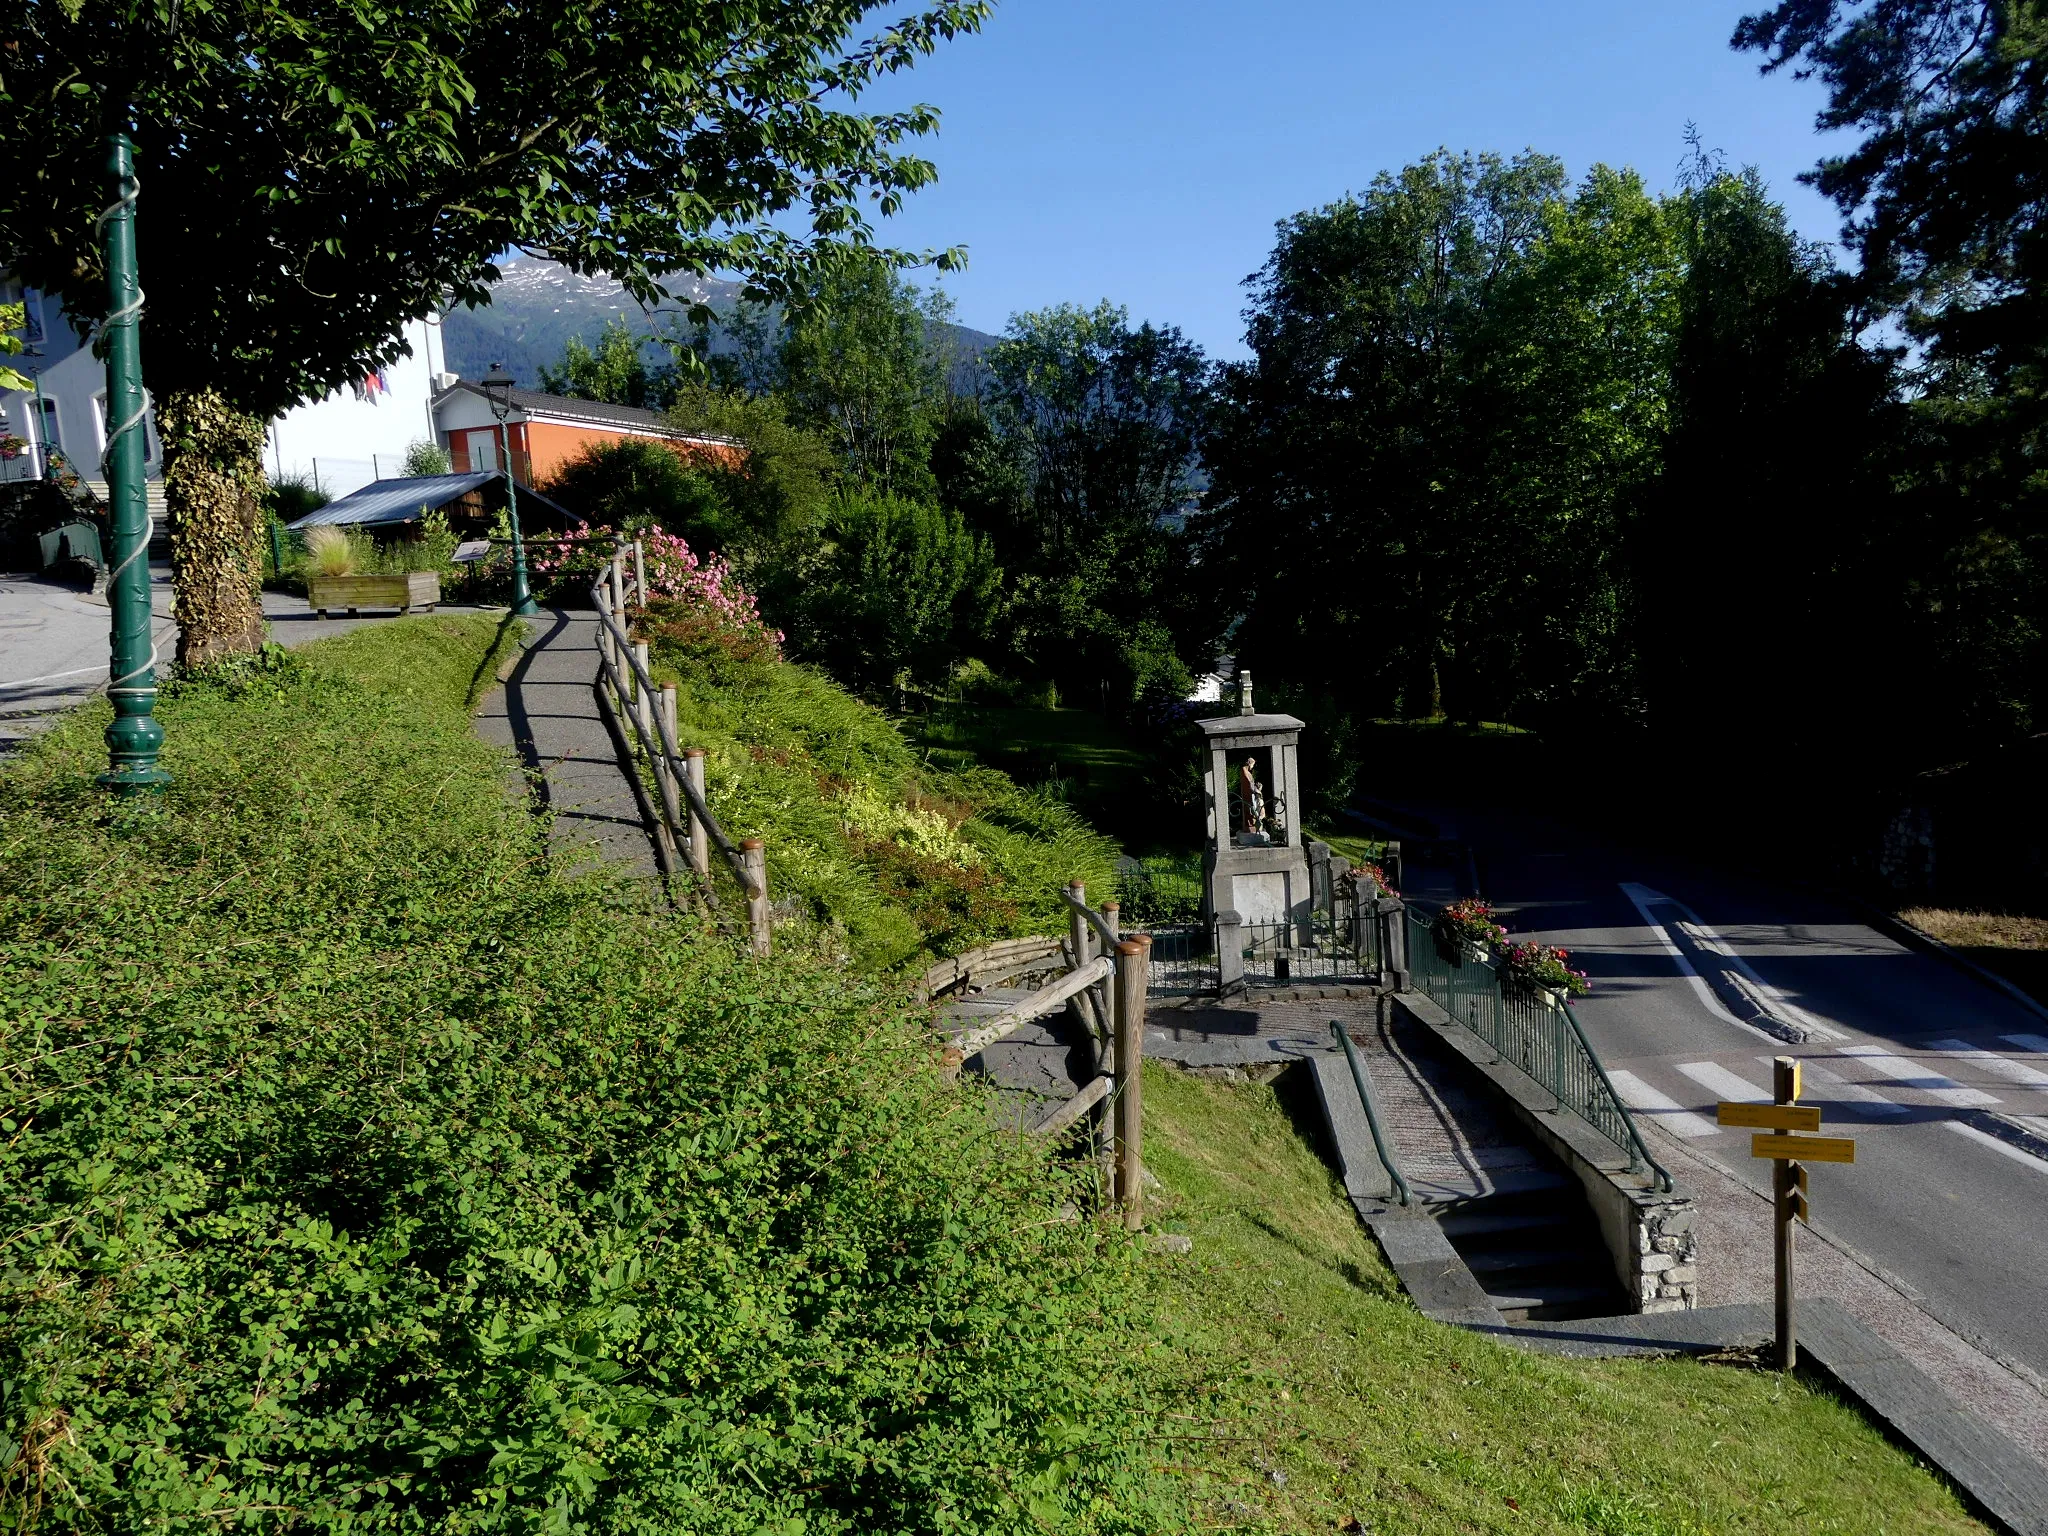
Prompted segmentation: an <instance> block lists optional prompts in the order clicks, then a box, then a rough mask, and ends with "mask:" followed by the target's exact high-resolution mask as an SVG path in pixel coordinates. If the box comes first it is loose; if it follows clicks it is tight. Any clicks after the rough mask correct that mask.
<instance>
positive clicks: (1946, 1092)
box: [1835, 1045, 1999, 1109]
mask: <svg viewBox="0 0 2048 1536" xmlns="http://www.w3.org/2000/svg"><path fill="white" fill-rule="evenodd" d="M1835 1054H1836V1055H1837V1056H1839V1057H1842V1058H1844V1059H1846V1060H1852V1061H1860V1062H1862V1063H1863V1064H1864V1065H1865V1066H1867V1067H1869V1068H1870V1069H1871V1070H1872V1071H1873V1072H1879V1073H1882V1074H1883V1075H1884V1076H1886V1077H1889V1078H1892V1079H1893V1080H1895V1081H1896V1082H1898V1083H1900V1084H1902V1085H1903V1086H1905V1087H1908V1088H1918V1089H1919V1090H1920V1091H1921V1092H1923V1093H1925V1094H1927V1095H1929V1096H1930V1097H1932V1098H1936V1099H1939V1100H1940V1101H1941V1102H1942V1103H1944V1104H1949V1105H1953V1106H1954V1107H1955V1108H1957V1109H1981V1108H1983V1107H1984V1106H1985V1105H1989V1104H1996V1103H1998V1102H1999V1100H1998V1098H1997V1096H1996V1095H1994V1094H1989V1093H1986V1092H1984V1090H1983V1089H1981V1088H1966V1087H1964V1086H1963V1085H1962V1084H1961V1083H1959V1082H1957V1081H1956V1080H1955V1079H1954V1078H1952V1077H1947V1076H1944V1075H1943V1074H1942V1073H1939V1072H1937V1071H1935V1070H1934V1069H1933V1068H1932V1067H1930V1066H1928V1065H1927V1064H1926V1063H1925V1062H1920V1061H1908V1060H1907V1059H1906V1058H1905V1057H1903V1056H1895V1055H1893V1054H1892V1053H1891V1052H1890V1051H1886V1050H1880V1049H1879V1048H1878V1047H1876V1046H1874V1045H1845V1046H1842V1047H1841V1048H1840V1049H1839V1050H1837V1051H1836V1052H1835Z"/></svg>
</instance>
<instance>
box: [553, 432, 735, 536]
mask: <svg viewBox="0 0 2048 1536" xmlns="http://www.w3.org/2000/svg"><path fill="white" fill-rule="evenodd" d="M719 478H721V476H720V475H719V473H718V472H717V471H711V472H706V471H704V470H701V469H698V468H695V467H693V466H692V465H689V464H685V463H684V462H683V460H682V458H681V456H680V455H678V454H677V453H676V451H675V450H674V449H672V448H670V447H668V446H667V445H666V444H663V443H660V442H657V441H655V440H654V439H652V438H646V437H620V438H613V439H611V440H610V441H608V442H599V443H592V444H590V445H589V446H587V447H586V448H584V450H583V451H582V452H581V453H579V454H578V455H577V456H576V457H575V458H573V459H571V460H569V462H568V463H566V464H564V465H563V466H562V467H561V468H560V469H558V470H556V471H555V473H554V475H553V476H552V477H551V478H550V479H549V481H548V483H547V485H546V486H544V487H542V489H543V491H544V492H545V493H546V495H547V496H548V498H549V499H550V500H552V501H556V502H559V503H560V504H561V505H562V506H563V508H565V509H566V510H568V511H570V512H572V513H574V514H575V515H576V516H578V517H580V518H583V519H585V520H586V521H588V522H590V523H593V524H595V525H597V526H600V527H609V528H620V529H625V528H639V527H645V526H646V525H647V524H649V523H654V524H657V525H659V526H660V527H662V528H665V529H667V530H668V531H669V532H670V533H673V534H677V535H680V536H681V537H682V538H684V539H686V540H688V541H689V543H690V544H691V545H692V546H693V547H694V548H698V549H720V548H723V547H724V546H723V540H724V537H725V533H726V528H727V523H728V519H729V510H728V508H727V505H726V501H725V498H724V497H723V496H722V495H721V494H720V492H719V487H718V484H717V481H718V479H719Z"/></svg>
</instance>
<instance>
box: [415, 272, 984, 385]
mask: <svg viewBox="0 0 2048 1536" xmlns="http://www.w3.org/2000/svg"><path fill="white" fill-rule="evenodd" d="M501 270H502V271H503V273H504V276H502V277H501V278H499V279H498V281H497V282H496V283H494V284H492V285H491V302H490V303H489V304H488V305H487V306H485V307H484V308H482V309H456V310H451V311H450V312H449V313H448V314H446V315H444V316H443V317H442V320H441V345H442V349H443V353H444V355H445V358H446V361H444V362H443V363H442V365H441V366H442V367H443V368H445V369H448V370H450V371H452V372H454V373H459V374H461V375H462V376H463V377H464V378H465V379H480V378H482V377H483V376H484V375H485V374H486V373H488V372H490V369H491V364H493V363H503V364H504V365H505V368H506V371H507V372H509V373H510V374H511V375H512V377H513V378H515V379H517V380H518V381H519V384H520V387H521V388H524V389H538V388H539V387H540V371H541V369H542V368H544V367H553V366H554V365H555V364H557V363H558V362H560V361H561V357H562V352H563V350H564V348H566V347H567V346H568V344H569V340H570V338H571V337H575V338H578V339H580V340H582V341H584V342H595V341H596V340H597V338H598V336H599V335H600V334H601V333H602V332H603V330H604V328H605V326H606V325H608V324H610V323H611V322H612V321H614V320H623V321H624V322H625V323H626V324H627V325H629V326H631V327H632V328H633V329H634V330H635V331H638V332H640V333H641V334H643V335H647V336H652V335H653V334H654V329H655V326H654V320H653V317H652V316H650V315H649V314H648V312H647V311H646V310H644V309H642V308H641V307H640V302H639V300H637V299H635V298H634V297H633V296H632V295H631V294H629V293H627V292H626V290H625V287H624V285H622V284H621V283H620V282H619V281H618V280H617V279H616V278H612V277H585V276H583V275H581V274H579V273H575V272H571V271H570V270H569V269H568V268H567V267H564V266H563V265H562V264H561V263H559V262H554V261H547V260H545V259H543V258H541V257H538V256H526V255H520V256H515V257H513V258H512V259H511V260H510V261H508V262H506V263H505V264H504V266H503V268H502V269H501ZM672 286H675V287H676V290H677V292H678V295H679V297H678V298H677V299H675V300H671V301H670V302H669V303H666V304H664V305H662V306H661V309H660V310H659V311H658V312H657V313H659V314H663V315H666V314H671V313H674V314H680V313H681V311H682V310H683V309H684V308H685V306H686V303H687V302H689V301H694V302H699V303H705V304H709V305H710V306H711V307H712V308H713V309H716V310H727V309H730V308H731V306H732V305H733V303H734V302H735V301H736V300H737V299H738V298H739V296H740V285H739V284H738V283H734V282H728V281H726V280H724V279H722V278H693V279H687V280H681V281H679V282H678V283H677V284H675V285H672ZM683 294H687V296H688V299H687V301H686V300H685V299H684V298H682V297H680V295H683ZM946 329H947V331H948V332H949V333H950V335H951V339H952V341H953V343H954V345H955V346H956V347H957V348H958V350H959V355H960V357H961V358H962V360H963V362H964V363H966V364H968V365H970V366H971V363H972V361H973V360H974V359H976V358H979V357H980V356H981V354H982V353H983V352H984V351H985V350H987V348H988V347H990V346H991V345H993V344H994V342H995V341H996V338H995V337H994V336H991V335H989V334H988V333H987V332H986V331H976V330H970V329H968V328H967V327H966V326H964V325H951V326H948V327H947V328H946ZM712 345H713V349H714V350H716V349H717V339H716V337H715V335H714V339H713V343H712Z"/></svg>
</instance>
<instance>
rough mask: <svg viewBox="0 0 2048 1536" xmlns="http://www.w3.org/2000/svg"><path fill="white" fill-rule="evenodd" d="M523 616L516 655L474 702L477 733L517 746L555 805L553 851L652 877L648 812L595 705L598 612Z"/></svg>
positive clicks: (539, 791) (541, 795) (543, 799)
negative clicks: (497, 682) (500, 679)
mask: <svg viewBox="0 0 2048 1536" xmlns="http://www.w3.org/2000/svg"><path fill="white" fill-rule="evenodd" d="M526 624H527V639H526V644H525V647H524V648H523V650H522V651H521V653H520V656H519V659H518V660H517V661H516V662H515V663H513V665H512V666H511V668H510V669H509V670H508V671H507V672H506V673H505V674H504V684H503V686H502V687H499V688H495V689H493V690H492V691H491V692H490V693H489V694H488V695H486V696H485V698H484V700H483V702H482V703H481V704H480V705H479V706H478V708H477V714H476V730H477V734H478V735H479V736H481V737H483V739H484V740H485V741H488V742H491V743H493V744H495V745H499V746H505V747H510V748H512V749H513V751H515V752H516V753H517V754H518V756H519V761H520V763H521V764H522V766H524V767H525V769H526V770H527V773H528V777H529V779H530V780H531V781H532V784H533V787H534V793H535V795H536V797H537V798H538V800H539V801H540V803H541V806H542V807H543V809H545V810H547V811H549V812H551V813H552V820H551V822H550V824H549V852H550V855H551V857H552V858H554V859H555V860H556V861H557V862H558V864H560V865H561V866H563V867H568V868H575V867H581V866H584V865H587V864H589V863H591V862H593V861H602V862H604V863H606V864H608V865H609V866H611V867H612V868H613V869H615V870H620V871H624V872H626V873H629V874H631V875H635V876H638V877H640V878H642V879H645V880H648V881H653V880H654V879H655V878H656V876H657V873H658V871H657V869H656V865H655V861H654V844H653V842H652V840H651V838H650V836H649V831H648V825H647V820H646V814H645V811H644V810H643V808H642V805H641V802H640V799H639V797H638V796H637V795H636V794H635V793H634V786H633V784H632V781H631V780H629V779H628V778H627V777H626V774H625V772H624V770H622V769H621V768H620V766H619V743H618V741H617V739H616V738H615V737H614V736H613V734H612V729H611V726H610V723H609V722H608V721H607V719H606V717H605V713H604V710H603V709H602V707H601V706H600V705H599V703H598V695H597V681H596V680H597V673H598V650H597V629H598V626H597V618H596V616H595V615H594V614H590V613H578V612H573V611H570V610H567V609H559V608H555V609H543V610H542V611H541V612H540V613H539V614H538V615H537V616H535V617H533V618H530V619H528V620H527V621H526Z"/></svg>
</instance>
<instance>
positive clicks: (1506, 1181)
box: [1351, 1023, 1633, 1322]
mask: <svg viewBox="0 0 2048 1536" xmlns="http://www.w3.org/2000/svg"><path fill="white" fill-rule="evenodd" d="M1351 1038H1352V1041H1353V1043H1354V1044H1355V1046H1356V1047H1357V1052H1358V1060H1359V1065H1360V1067H1361V1069H1362V1070H1364V1071H1366V1072H1368V1073H1370V1076H1371V1087H1372V1090H1373V1096H1374V1099H1375V1101H1376V1107H1377V1109H1378V1112H1379V1115H1380V1118H1381V1122H1382V1127H1383V1130H1384V1132H1385V1134H1386V1136H1387V1138H1388V1141H1389V1143H1390V1150H1391V1151H1392V1152H1393V1154H1394V1157H1395V1159H1396V1161H1397V1162H1398V1163H1399V1165H1400V1168H1401V1172H1402V1174H1403V1175H1404V1176H1405V1178H1406V1179H1407V1181H1408V1184H1409V1186H1410V1188H1411V1189H1412V1191H1413V1195H1414V1204H1413V1206H1412V1207H1411V1208H1410V1210H1409V1212H1408V1213H1407V1214H1408V1216H1409V1217H1410V1218H1415V1217H1420V1218H1422V1219H1425V1220H1428V1221H1431V1222H1433V1223H1434V1224H1435V1225H1436V1227H1437V1228H1438V1230H1439V1231H1440V1232H1441V1233H1442V1234H1443V1236H1444V1238H1446V1239H1448V1240H1449V1243H1450V1246H1451V1248H1452V1249H1453V1250H1455V1252H1456V1254H1457V1256H1458V1258H1459V1259H1461V1260H1462V1261H1463V1262H1464V1265H1465V1267H1466V1268H1467V1269H1468V1270H1469V1271H1470V1272H1471V1275H1472V1279H1473V1280H1474V1281H1476V1282H1477V1285H1478V1288H1479V1289H1480V1290H1482V1291H1484V1292H1485V1294H1486V1298H1487V1300H1488V1302H1489V1303H1491V1305H1492V1306H1493V1307H1494V1309H1495V1310H1496V1311H1498V1312H1499V1313H1500V1315H1501V1317H1502V1319H1503V1320H1505V1321H1508V1322H1525V1321H1548V1320H1564V1319H1571V1318H1582V1317H1608V1316H1614V1315H1616V1314H1619V1313H1622V1312H1626V1311H1632V1310H1633V1307H1632V1305H1631V1303H1630V1300H1629V1297H1628V1294H1627V1292H1626V1291H1625V1290H1624V1289H1623V1287H1622V1285H1621V1283H1620V1281H1619V1280H1618V1279H1617V1277H1616V1275H1615V1272H1614V1263H1613V1260H1612V1258H1611V1257H1610V1255H1609V1253H1608V1251H1607V1246H1606V1244H1605V1243H1604V1242H1603V1241H1602V1239H1601V1234H1600V1229H1599V1227H1598V1225H1597V1223H1596V1222H1595V1220H1594V1216H1593V1212H1592V1208H1591V1207H1590V1206H1589V1205H1588V1204H1587V1203H1586V1198H1585V1194H1584V1192H1583V1191H1582V1190H1581V1189H1580V1187H1579V1185H1578V1183H1577V1181H1576V1180H1574V1179H1573V1178H1572V1177H1571V1175H1570V1174H1569V1173H1567V1172H1566V1171H1565V1169H1564V1167H1563V1166H1562V1165H1561V1164H1559V1163H1558V1162H1557V1161H1556V1160H1555V1159H1554V1158H1552V1157H1551V1156H1550V1155H1549V1154H1548V1153H1547V1152H1546V1151H1544V1150H1543V1149H1542V1148H1541V1147H1539V1146H1537V1145H1536V1144H1535V1143H1534V1142H1533V1141H1531V1140H1530V1139H1529V1138H1528V1137H1527V1136H1526V1135H1525V1134H1524V1133H1523V1132H1522V1129H1521V1127H1520V1126H1519V1124H1518V1123H1517V1122H1515V1121H1514V1120H1512V1119H1511V1118H1510V1117H1509V1116H1507V1115H1505V1114H1503V1113H1502V1112H1501V1111H1500V1110H1499V1108H1498V1107H1497V1106H1496V1105H1495V1104H1493V1102H1492V1101H1491V1100H1490V1099H1489V1098H1488V1097H1486V1096H1485V1095H1484V1094H1483V1093H1482V1092H1481V1091H1479V1090H1476V1089H1474V1088H1472V1087H1468V1086H1467V1084H1466V1082H1465V1080H1464V1079H1463V1077H1462V1076H1461V1074H1460V1071H1459V1069H1458V1068H1457V1067H1456V1066H1454V1064H1453V1063H1451V1062H1449V1061H1447V1060H1445V1059H1444V1058H1443V1057H1442V1055H1441V1054H1440V1053H1439V1052H1440V1048H1439V1047H1438V1046H1437V1045H1436V1043H1435V1042H1434V1041H1433V1040H1432V1039H1430V1038H1429V1037H1428V1036H1427V1035H1426V1034H1425V1032H1424V1031H1422V1030H1420V1029H1417V1028H1415V1027H1414V1026H1412V1025H1410V1026H1402V1025H1395V1024H1391V1023H1380V1024H1378V1025H1376V1026H1371V1027H1363V1028H1354V1029H1353V1030H1352V1031H1351ZM1369 1219H1370V1218H1369Z"/></svg>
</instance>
